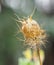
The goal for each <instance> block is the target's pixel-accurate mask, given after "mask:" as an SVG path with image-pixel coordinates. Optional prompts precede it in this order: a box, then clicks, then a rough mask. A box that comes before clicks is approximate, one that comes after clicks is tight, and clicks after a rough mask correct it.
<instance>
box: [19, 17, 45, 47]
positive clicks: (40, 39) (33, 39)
mask: <svg viewBox="0 0 54 65" xmlns="http://www.w3.org/2000/svg"><path fill="white" fill-rule="evenodd" d="M19 22H21V24H22V27H21V31H22V33H23V35H24V37H25V43H26V44H27V45H28V46H30V47H36V46H40V45H42V44H44V41H45V38H46V33H45V30H43V29H42V28H41V27H40V26H39V24H38V23H37V21H35V20H33V19H32V17H31V16H30V17H29V18H28V19H26V20H22V21H19Z"/></svg>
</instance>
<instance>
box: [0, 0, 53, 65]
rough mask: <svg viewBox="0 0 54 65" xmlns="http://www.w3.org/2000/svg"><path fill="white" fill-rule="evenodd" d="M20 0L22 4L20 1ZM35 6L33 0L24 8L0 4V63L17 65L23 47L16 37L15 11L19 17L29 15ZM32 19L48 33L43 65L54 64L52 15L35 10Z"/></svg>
mask: <svg viewBox="0 0 54 65" xmlns="http://www.w3.org/2000/svg"><path fill="white" fill-rule="evenodd" d="M24 1H25V0H24ZM24 1H22V2H20V3H21V5H20V6H22V3H23V4H24V3H25V2H24ZM34 7H35V5H34V2H33V0H28V3H27V4H26V6H25V5H24V8H21V7H19V9H12V8H10V7H7V5H5V6H4V5H2V11H1V13H0V65H18V58H19V57H21V56H22V51H23V50H24V49H25V47H24V45H23V42H21V41H19V40H18V39H16V33H17V31H18V27H17V25H16V21H15V20H14V19H16V17H15V15H14V14H15V13H16V14H17V15H18V16H19V17H27V16H29V15H30V14H31V13H32V11H33V8H34ZM33 19H34V20H36V21H37V22H38V23H39V24H40V25H41V26H42V28H44V29H45V30H46V32H47V34H48V39H47V40H48V43H46V48H44V51H45V61H44V65H54V62H53V61H54V16H52V15H46V14H44V13H41V12H40V11H38V10H37V11H35V13H34V15H33Z"/></svg>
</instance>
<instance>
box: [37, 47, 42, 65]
mask: <svg viewBox="0 0 54 65" xmlns="http://www.w3.org/2000/svg"><path fill="white" fill-rule="evenodd" d="M37 54H38V56H39V62H40V65H42V62H41V57H40V48H37Z"/></svg>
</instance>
